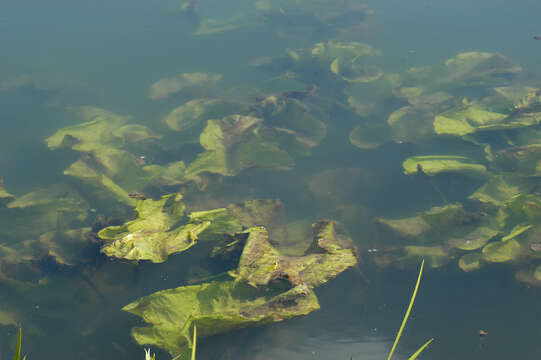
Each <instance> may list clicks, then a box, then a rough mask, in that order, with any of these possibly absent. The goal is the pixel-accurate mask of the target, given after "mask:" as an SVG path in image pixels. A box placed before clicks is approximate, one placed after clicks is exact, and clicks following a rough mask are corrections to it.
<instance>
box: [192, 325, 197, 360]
mask: <svg viewBox="0 0 541 360" xmlns="http://www.w3.org/2000/svg"><path fill="white" fill-rule="evenodd" d="M196 345H197V326H195V324H193V341H192V360H195V347H196Z"/></svg>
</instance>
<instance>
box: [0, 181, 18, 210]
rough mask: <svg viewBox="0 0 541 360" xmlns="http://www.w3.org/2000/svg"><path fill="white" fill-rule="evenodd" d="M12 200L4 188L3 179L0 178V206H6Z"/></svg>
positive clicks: (12, 197)
mask: <svg viewBox="0 0 541 360" xmlns="http://www.w3.org/2000/svg"><path fill="white" fill-rule="evenodd" d="M14 199H15V196H13V195H11V194H10V193H8V192H7V191H6V189H5V188H4V179H2V177H1V176H0V206H1V205H5V204H7V203H9V202H10V201H12V200H14Z"/></svg>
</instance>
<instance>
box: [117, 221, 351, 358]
mask: <svg viewBox="0 0 541 360" xmlns="http://www.w3.org/2000/svg"><path fill="white" fill-rule="evenodd" d="M336 235H337V234H336V232H335V226H334V223H333V222H329V221H322V222H319V223H317V224H314V242H313V247H312V248H311V249H309V250H308V252H307V253H306V254H305V255H304V256H301V257H288V256H283V255H281V254H280V253H279V252H278V251H277V250H276V249H275V248H274V247H273V246H272V245H271V244H270V242H269V238H268V233H267V231H266V229H265V228H263V227H253V228H249V229H247V230H246V231H244V232H242V233H237V234H235V235H234V237H235V239H236V240H235V241H234V242H233V245H231V246H233V247H240V248H241V255H240V259H238V268H237V270H235V271H231V272H230V274H231V275H232V276H233V277H235V278H236V280H235V281H221V282H217V281H215V282H210V283H205V284H201V285H196V286H182V287H178V288H176V289H170V290H163V291H159V292H156V293H154V294H151V295H149V296H146V297H143V298H141V299H138V300H136V301H135V302H133V303H131V304H128V305H126V306H125V307H124V308H123V310H125V311H129V312H131V313H133V314H135V315H138V316H140V317H142V318H143V319H144V320H145V321H146V322H147V323H149V324H150V326H148V327H140V328H135V329H133V331H132V335H133V336H134V338H135V340H136V341H137V342H138V343H140V344H151V345H156V346H159V347H161V348H164V349H166V350H167V351H169V353H170V354H171V355H172V356H176V355H177V354H179V353H186V352H187V348H189V347H191V345H192V344H191V339H190V329H191V326H192V324H196V325H197V329H198V336H199V337H206V336H210V335H214V334H218V333H223V332H228V331H231V330H234V329H238V328H242V327H246V326H253V325H262V324H266V323H269V322H276V321H283V320H285V319H288V318H291V317H294V316H299V315H305V314H308V313H310V312H312V311H314V310H317V309H318V308H319V303H318V301H317V297H316V296H315V294H314V293H313V291H312V288H313V287H315V286H318V285H321V284H323V283H325V282H326V281H328V280H329V279H330V278H332V277H334V276H336V275H337V274H338V273H340V272H342V271H344V270H345V269H347V268H348V267H351V266H353V265H354V264H356V262H357V258H356V256H355V252H354V251H353V250H352V249H346V248H343V247H342V246H341V245H340V242H341V241H340V239H339V238H338V237H337V236H336Z"/></svg>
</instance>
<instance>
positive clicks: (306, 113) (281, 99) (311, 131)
mask: <svg viewBox="0 0 541 360" xmlns="http://www.w3.org/2000/svg"><path fill="white" fill-rule="evenodd" d="M261 104H262V105H261V112H262V117H263V119H264V123H265V125H266V126H268V127H271V128H273V129H274V130H275V131H279V132H283V133H285V134H290V135H292V136H294V137H295V140H296V141H297V142H299V143H300V144H302V145H303V146H306V147H307V148H308V149H310V148H313V147H314V146H316V145H318V144H319V143H320V142H321V141H322V140H323V139H324V138H325V135H326V134H327V127H326V125H325V123H324V122H323V121H321V120H320V119H318V118H317V117H316V116H314V115H313V114H312V112H311V111H310V109H309V108H308V107H307V106H306V105H304V103H302V102H301V101H300V100H297V99H294V98H288V97H287V96H285V95H284V96H275V95H272V96H268V97H267V98H265V99H264V100H263V101H262V103H261Z"/></svg>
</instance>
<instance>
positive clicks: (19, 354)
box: [13, 328, 23, 360]
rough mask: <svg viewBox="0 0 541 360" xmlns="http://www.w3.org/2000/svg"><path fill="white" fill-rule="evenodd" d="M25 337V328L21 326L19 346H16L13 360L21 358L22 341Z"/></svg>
mask: <svg viewBox="0 0 541 360" xmlns="http://www.w3.org/2000/svg"><path fill="white" fill-rule="evenodd" d="M22 337H23V330H22V328H19V338H18V339H17V347H16V348H15V355H14V356H13V360H19V359H20V358H21V342H22Z"/></svg>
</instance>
